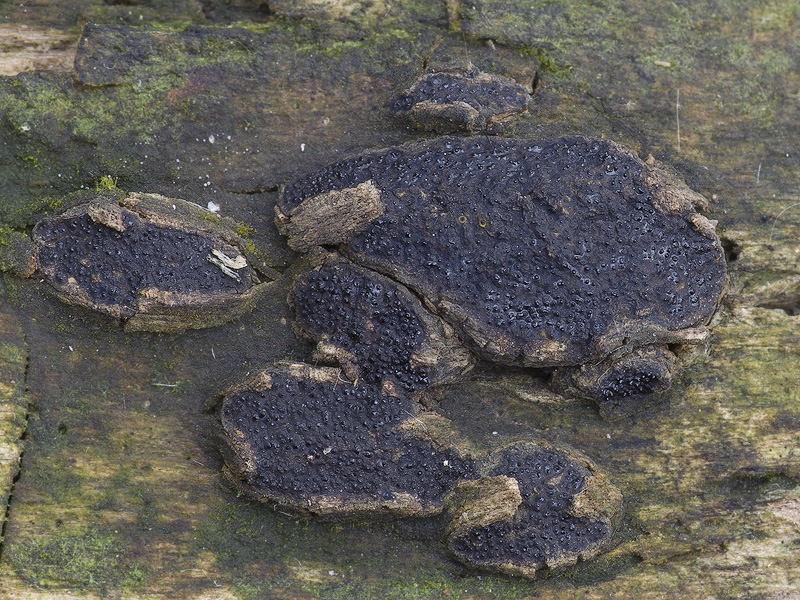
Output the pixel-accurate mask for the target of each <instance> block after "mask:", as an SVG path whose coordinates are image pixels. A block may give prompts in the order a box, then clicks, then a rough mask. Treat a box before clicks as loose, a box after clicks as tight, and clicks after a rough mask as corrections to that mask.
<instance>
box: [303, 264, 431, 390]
mask: <svg viewBox="0 0 800 600" xmlns="http://www.w3.org/2000/svg"><path fill="white" fill-rule="evenodd" d="M412 301H416V300H412V299H411V298H409V297H408V296H405V295H403V294H401V293H400V291H399V289H398V284H397V283H395V282H393V281H391V280H389V279H387V278H386V277H383V276H381V275H378V274H376V273H374V272H371V271H366V270H364V269H358V268H355V267H353V266H350V265H334V266H326V267H323V268H321V269H319V270H316V271H311V272H310V273H308V274H306V275H305V276H304V277H303V278H302V279H300V280H299V281H298V283H297V286H296V287H295V301H294V304H295V311H296V313H297V322H298V324H299V325H300V326H301V327H302V328H303V330H304V331H305V332H306V334H307V335H309V336H310V337H311V338H313V339H315V340H320V339H321V338H322V336H323V335H326V336H327V337H328V339H329V341H330V342H332V343H333V344H335V345H336V346H337V347H339V348H343V349H344V350H347V351H348V352H351V353H352V354H353V355H354V357H355V360H356V362H357V364H358V365H359V367H361V375H360V379H361V380H362V381H363V382H364V383H369V384H379V383H381V382H383V381H386V380H389V381H393V382H396V384H398V385H399V386H401V388H402V389H403V390H405V391H407V392H412V391H415V390H417V389H421V388H423V387H426V386H427V385H428V383H429V381H428V373H427V370H426V369H425V368H423V367H418V368H412V366H411V355H412V354H413V353H414V352H415V351H416V350H418V349H419V347H420V345H421V343H422V341H423V339H424V337H425V335H424V329H423V327H424V326H423V323H422V322H421V321H420V319H419V317H417V315H416V314H415V313H414V310H413V308H412V307H411V306H410V304H411V302H412ZM416 302H417V304H419V302H418V301H416ZM419 308H420V309H421V308H422V307H421V304H420V305H419Z"/></svg>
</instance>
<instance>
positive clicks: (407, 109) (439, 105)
mask: <svg viewBox="0 0 800 600" xmlns="http://www.w3.org/2000/svg"><path fill="white" fill-rule="evenodd" d="M530 91H531V90H529V89H527V88H525V87H523V86H522V85H520V84H519V83H517V82H516V81H514V80H513V79H509V78H507V77H501V76H499V75H490V74H488V73H484V72H482V71H479V70H478V69H477V68H476V67H475V66H474V65H472V64H468V65H466V66H463V67H448V68H443V69H437V70H434V71H432V72H431V73H428V74H426V75H423V76H422V77H420V78H419V79H417V81H415V82H414V84H413V85H412V86H411V87H410V88H408V89H407V90H405V91H403V92H401V93H400V94H398V95H397V96H395V97H394V98H392V100H391V101H390V102H389V109H390V110H391V111H392V113H393V114H394V115H395V116H396V117H398V118H399V119H401V120H402V121H403V122H404V123H406V124H407V125H408V126H410V127H414V128H416V129H421V130H423V131H436V132H439V133H455V132H473V133H480V132H484V131H486V132H490V133H499V132H500V131H502V125H503V123H504V122H505V121H507V120H508V119H510V118H511V117H513V116H515V115H517V114H520V113H522V112H524V111H526V110H527V108H528V103H529V102H530V99H531V96H530Z"/></svg>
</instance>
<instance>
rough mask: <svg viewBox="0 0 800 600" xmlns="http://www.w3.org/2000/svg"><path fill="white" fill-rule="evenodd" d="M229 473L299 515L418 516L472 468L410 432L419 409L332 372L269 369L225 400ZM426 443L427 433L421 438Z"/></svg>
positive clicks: (437, 505)
mask: <svg viewBox="0 0 800 600" xmlns="http://www.w3.org/2000/svg"><path fill="white" fill-rule="evenodd" d="M221 410H222V424H223V428H224V430H225V434H226V435H225V438H224V439H225V440H226V442H227V446H226V447H227V448H228V451H227V456H226V458H227V464H228V470H229V475H230V476H231V477H232V478H233V480H234V481H235V482H236V483H237V484H238V485H240V486H241V487H242V488H243V489H244V490H245V491H246V492H248V493H249V494H250V495H252V496H254V497H255V498H257V499H259V500H264V501H271V502H277V503H279V504H281V505H283V506H285V507H287V508H290V509H293V510H297V511H308V512H312V513H316V514H322V515H346V516H353V515H357V514H362V513H370V514H373V513H375V514H381V513H384V514H394V515H404V516H420V515H426V514H435V513H438V512H440V511H441V510H442V502H443V498H444V495H445V494H446V493H447V492H448V491H449V490H450V488H451V487H452V485H453V483H454V482H455V481H458V480H459V479H462V478H464V477H466V476H469V474H470V473H472V472H473V471H474V468H473V466H472V460H471V459H469V458H462V457H461V456H460V455H459V453H458V452H457V451H456V450H452V449H447V448H445V449H441V448H439V447H438V446H437V445H435V444H434V443H433V442H431V441H428V440H425V439H421V438H420V436H415V435H412V434H409V432H408V423H411V425H412V428H413V424H414V418H415V417H414V415H415V414H416V413H417V412H418V410H419V408H418V405H417V403H416V402H412V401H411V400H410V399H408V397H405V396H399V397H398V396H389V395H386V394H382V393H381V391H380V389H379V388H378V387H377V386H374V385H368V384H364V383H358V384H353V383H351V382H349V381H347V380H345V379H343V378H341V376H340V370H339V369H336V368H330V367H322V368H313V367H309V366H307V365H301V364H290V365H284V366H283V367H276V368H273V369H269V370H267V371H265V372H264V373H262V374H260V376H259V377H258V378H257V379H256V380H254V381H253V382H251V383H249V384H246V385H244V386H242V387H240V388H238V389H236V390H234V391H232V392H229V393H228V394H227V395H226V396H225V399H224V401H223V404H222V409H221ZM423 437H424V436H423Z"/></svg>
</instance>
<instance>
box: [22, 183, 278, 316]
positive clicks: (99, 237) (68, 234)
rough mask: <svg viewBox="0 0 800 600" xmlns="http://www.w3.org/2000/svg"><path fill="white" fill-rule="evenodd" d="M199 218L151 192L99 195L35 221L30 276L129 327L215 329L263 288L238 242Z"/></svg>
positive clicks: (195, 209) (184, 206)
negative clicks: (32, 261)
mask: <svg viewBox="0 0 800 600" xmlns="http://www.w3.org/2000/svg"><path fill="white" fill-rule="evenodd" d="M203 213H206V211H204V210H203V209H201V208H200V207H197V206H195V205H191V204H189V203H188V202H184V201H182V200H176V199H169V198H163V197H161V196H157V195H153V194H131V195H129V196H127V197H124V198H115V197H111V196H105V197H104V196H102V195H97V197H94V198H92V199H91V200H89V201H88V202H85V203H82V204H79V205H77V206H75V207H73V208H72V209H70V210H68V211H67V212H65V213H64V214H61V215H58V216H55V217H50V218H46V219H44V220H42V221H40V222H39V223H38V224H37V225H36V227H35V228H34V230H33V253H32V254H33V258H34V264H35V271H36V273H38V275H39V276H42V277H43V278H44V279H45V280H46V281H47V283H49V284H50V286H51V287H52V289H53V290H54V291H55V293H56V294H57V295H58V296H59V297H60V298H61V299H63V300H64V301H66V302H68V303H71V304H79V305H83V306H87V307H90V308H92V309H94V310H97V311H100V312H103V313H106V314H108V315H111V316H113V317H116V318H119V319H122V320H124V321H125V323H126V327H127V328H129V329H148V330H154V331H166V330H178V329H185V328H191V327H208V326H211V325H215V324H218V323H221V322H223V321H225V320H228V319H230V318H232V317H234V316H236V315H237V314H240V313H241V312H242V311H243V310H245V309H246V308H247V306H249V305H250V304H251V303H252V301H253V300H254V299H255V298H256V297H257V295H258V292H259V291H260V290H261V288H262V286H263V284H261V280H260V278H259V275H258V274H257V273H256V271H255V270H254V268H253V267H252V266H251V263H250V261H248V259H247V257H246V256H245V254H244V252H243V251H242V250H241V246H240V245H239V240H238V236H237V235H236V234H235V233H234V232H233V231H232V229H230V228H228V227H227V226H226V225H224V223H222V222H221V221H219V220H218V221H217V222H213V221H210V220H209V219H208V218H206V216H205V214H203ZM215 218H216V217H215ZM199 317H202V318H199Z"/></svg>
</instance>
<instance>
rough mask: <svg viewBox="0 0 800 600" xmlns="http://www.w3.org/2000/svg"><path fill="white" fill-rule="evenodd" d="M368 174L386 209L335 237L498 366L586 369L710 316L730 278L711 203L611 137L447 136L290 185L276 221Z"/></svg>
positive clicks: (297, 240)
mask: <svg viewBox="0 0 800 600" xmlns="http://www.w3.org/2000/svg"><path fill="white" fill-rule="evenodd" d="M365 182H369V183H370V185H371V186H372V187H373V188H376V189H377V190H379V191H380V204H381V206H380V207H379V210H373V211H372V214H378V213H380V214H379V215H378V216H375V217H374V218H372V219H371V220H370V221H369V223H368V224H366V225H364V224H363V223H362V224H359V226H358V228H357V229H355V230H353V231H346V230H341V231H337V232H336V233H337V234H338V239H337V243H338V245H339V247H340V249H341V251H342V252H344V253H345V254H347V255H348V256H349V257H351V258H352V259H353V260H355V261H356V262H359V263H360V264H363V265H366V266H369V267H372V268H375V269H377V270H379V271H381V272H383V273H386V274H389V275H391V276H392V277H394V278H395V279H397V280H398V281H401V282H403V283H405V284H406V285H408V286H409V287H411V288H412V289H414V290H415V291H417V292H418V293H420V294H421V295H422V296H424V297H425V298H426V299H428V300H429V301H430V303H431V304H432V305H433V306H434V307H435V308H436V310H437V312H439V314H441V315H442V316H443V317H444V318H445V319H446V320H448V321H449V322H450V323H451V324H452V325H453V326H454V327H455V328H456V329H457V331H458V332H459V334H460V335H461V336H462V338H463V339H464V340H465V341H466V342H468V343H470V345H471V347H472V348H473V350H475V351H476V352H478V353H479V354H480V355H481V356H483V357H485V358H489V359H491V360H495V361H498V362H503V363H509V364H521V365H529V366H556V365H579V364H583V363H585V362H587V361H593V360H597V359H600V358H604V357H605V356H607V355H608V354H609V352H610V351H611V350H613V349H615V348H617V347H620V346H622V345H623V344H626V343H631V341H632V340H633V341H634V345H638V344H637V343H636V340H637V339H638V337H639V336H640V337H642V338H643V339H646V340H648V341H649V342H650V343H652V342H653V341H659V340H661V339H662V338H663V337H664V336H665V335H666V334H667V333H669V332H676V331H681V330H685V329H687V328H692V327H697V326H701V325H704V324H705V323H707V322H708V320H709V319H710V317H711V315H712V314H713V312H714V310H715V309H716V306H717V304H718V302H719V298H720V297H721V294H722V292H723V290H724V287H725V282H726V276H725V261H724V254H723V251H722V247H721V245H720V243H719V240H718V238H717V237H716V235H715V234H714V232H713V225H712V224H711V223H709V222H708V221H707V220H706V219H704V218H703V217H701V216H700V215H698V214H697V213H696V212H695V207H694V206H693V204H692V203H693V202H698V203H699V202H701V201H702V198H700V197H698V196H697V195H696V194H693V193H692V192H691V191H689V190H688V189H686V188H685V186H681V185H680V184H678V183H677V182H675V181H673V180H672V179H670V178H669V176H667V175H666V174H665V173H664V172H663V171H662V170H660V169H658V168H656V167H652V166H649V165H647V164H645V163H642V162H641V161H640V160H639V159H638V158H637V157H635V156H634V155H633V154H632V153H631V152H629V151H627V150H625V149H623V148H621V147H620V146H618V145H616V144H614V143H612V142H607V141H602V140H589V139H584V138H563V139H559V140H555V141H552V142H535V141H526V140H513V139H501V138H491V137H479V138H442V139H438V140H435V141H432V142H425V143H422V144H418V145H415V146H411V147H408V148H392V149H388V150H383V151H379V152H374V153H369V154H365V155H362V156H359V157H356V158H352V159H348V160H344V161H340V162H338V163H335V164H333V165H330V166H329V167H326V168H325V169H323V170H321V171H318V172H317V173H314V174H312V175H309V176H306V177H303V178H300V179H298V180H296V181H294V182H292V183H290V184H289V185H287V186H286V188H285V190H284V193H283V197H282V199H281V202H280V204H279V209H278V217H277V222H278V224H279V227H283V228H284V229H285V228H286V224H287V223H291V222H292V219H293V218H294V217H295V216H296V215H297V214H299V213H302V212H303V211H304V210H305V209H306V206H307V205H308V201H309V199H313V198H315V197H320V195H322V194H326V193H329V192H333V191H336V190H340V191H341V190H347V189H353V188H355V187H356V186H358V185H359V184H364V183H365ZM329 196H331V195H330V194H329ZM304 202H305V203H306V204H304ZM355 204H356V205H357V202H356V203H355ZM305 216H306V217H308V215H305ZM325 227H326V224H325V222H319V223H315V224H314V225H313V228H312V230H310V231H309V232H308V233H309V234H310V235H312V237H313V235H317V232H318V231H319V230H322V229H325ZM304 235H306V233H304V232H297V231H293V232H292V233H291V237H290V240H289V243H290V244H293V243H294V244H298V245H300V246H302V243H303V237H304ZM328 239H330V238H328Z"/></svg>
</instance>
